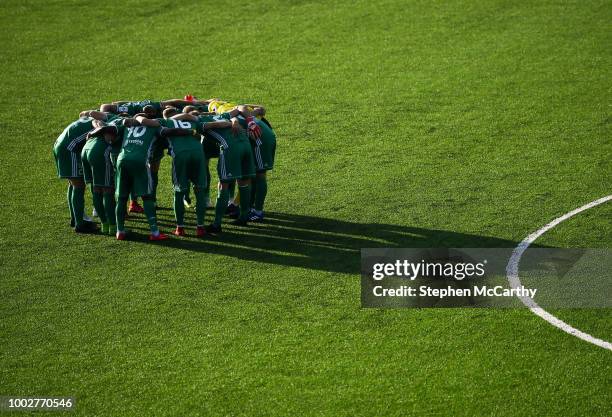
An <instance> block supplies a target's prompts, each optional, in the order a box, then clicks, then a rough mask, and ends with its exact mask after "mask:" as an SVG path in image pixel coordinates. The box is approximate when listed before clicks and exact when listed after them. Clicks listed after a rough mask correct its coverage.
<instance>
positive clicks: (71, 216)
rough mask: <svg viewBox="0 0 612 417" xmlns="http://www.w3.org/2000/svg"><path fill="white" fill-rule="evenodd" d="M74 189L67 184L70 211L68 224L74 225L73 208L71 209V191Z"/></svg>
mask: <svg viewBox="0 0 612 417" xmlns="http://www.w3.org/2000/svg"><path fill="white" fill-rule="evenodd" d="M73 189H74V187H73V186H72V184H70V183H68V194H67V197H68V209H69V210H70V224H76V223H75V220H74V208H73V207H72V191H73Z"/></svg>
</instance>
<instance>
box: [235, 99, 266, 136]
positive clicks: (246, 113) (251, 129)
mask: <svg viewBox="0 0 612 417" xmlns="http://www.w3.org/2000/svg"><path fill="white" fill-rule="evenodd" d="M232 112H233V113H234V115H232ZM236 112H238V113H239V114H240V115H241V116H242V117H244V118H245V119H246V123H247V130H248V133H249V137H250V138H252V139H259V138H261V128H260V127H259V126H258V125H257V122H256V121H255V115H254V114H253V110H252V109H250V108H249V107H248V106H247V105H244V104H242V105H239V106H236V107H234V108H233V109H232V111H231V112H230V115H232V117H235V116H236V114H235V113H236Z"/></svg>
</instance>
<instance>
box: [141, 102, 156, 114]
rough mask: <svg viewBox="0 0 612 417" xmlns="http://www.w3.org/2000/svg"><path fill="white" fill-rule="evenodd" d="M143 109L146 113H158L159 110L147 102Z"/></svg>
mask: <svg viewBox="0 0 612 417" xmlns="http://www.w3.org/2000/svg"><path fill="white" fill-rule="evenodd" d="M142 111H143V112H144V113H145V114H155V113H157V110H155V107H153V106H151V105H150V104H147V105H146V106H144V107H143V108H142Z"/></svg>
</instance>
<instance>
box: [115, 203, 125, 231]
mask: <svg viewBox="0 0 612 417" xmlns="http://www.w3.org/2000/svg"><path fill="white" fill-rule="evenodd" d="M126 215H127V198H119V199H118V200H117V206H116V208H115V216H116V217H117V230H118V231H119V232H125V216H126Z"/></svg>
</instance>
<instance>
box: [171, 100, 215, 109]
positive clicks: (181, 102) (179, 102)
mask: <svg viewBox="0 0 612 417" xmlns="http://www.w3.org/2000/svg"><path fill="white" fill-rule="evenodd" d="M159 103H160V105H161V107H162V109H163V108H164V107H177V106H189V105H190V104H192V105H193V104H202V105H204V104H205V105H208V100H192V101H189V100H183V99H180V98H172V99H170V100H164V101H160V102H159Z"/></svg>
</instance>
